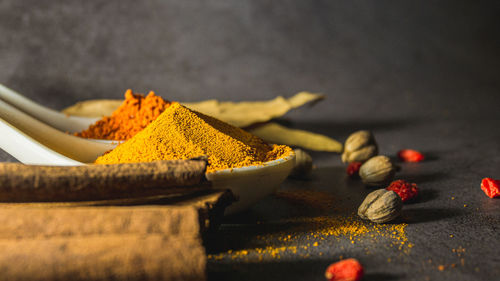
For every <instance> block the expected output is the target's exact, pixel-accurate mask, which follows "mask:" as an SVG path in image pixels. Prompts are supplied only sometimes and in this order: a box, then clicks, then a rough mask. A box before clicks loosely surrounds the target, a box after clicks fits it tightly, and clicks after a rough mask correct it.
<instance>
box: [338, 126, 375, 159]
mask: <svg viewBox="0 0 500 281" xmlns="http://www.w3.org/2000/svg"><path fill="white" fill-rule="evenodd" d="M377 153H378V146H377V143H376V142H375V137H374V136H373V134H372V133H371V132H370V131H357V132H354V133H352V134H351V135H350V136H349V137H348V138H347V140H346V141H345V144H344V152H343V153H342V162H344V163H345V162H347V163H351V162H365V161H366V160H368V159H370V158H371V157H373V156H375V155H377Z"/></svg>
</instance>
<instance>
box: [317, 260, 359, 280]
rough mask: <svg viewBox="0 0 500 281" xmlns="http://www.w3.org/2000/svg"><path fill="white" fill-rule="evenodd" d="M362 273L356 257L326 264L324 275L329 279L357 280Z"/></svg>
mask: <svg viewBox="0 0 500 281" xmlns="http://www.w3.org/2000/svg"><path fill="white" fill-rule="evenodd" d="M363 273H364V272H363V266H362V265H361V264H360V263H359V262H358V261H357V260H356V259H346V260H342V261H339V262H336V263H332V264H331V265H330V266H328V268H327V269H326V272H325V277H326V279H328V280H329V281H358V280H361V278H363Z"/></svg>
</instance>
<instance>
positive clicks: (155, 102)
mask: <svg viewBox="0 0 500 281" xmlns="http://www.w3.org/2000/svg"><path fill="white" fill-rule="evenodd" d="M169 104H170V103H169V102H168V101H165V100H163V99H162V98H161V97H159V96H157V95H155V93H154V92H153V91H151V92H149V94H148V95H147V96H146V97H144V95H142V94H134V93H132V90H130V89H129V90H127V91H126V92H125V101H123V103H122V104H121V105H120V107H119V108H118V109H117V110H115V111H114V112H113V113H112V114H111V116H105V117H103V118H102V119H101V120H99V121H97V122H96V123H95V124H92V125H91V126H90V127H89V128H88V129H87V130H84V131H82V132H80V133H76V134H75V135H76V136H79V137H82V138H89V139H107V140H128V139H130V138H131V137H133V136H135V134H137V133H138V132H140V131H142V130H143V129H144V128H146V126H148V125H149V124H150V123H151V122H153V120H155V119H156V118H157V117H158V116H159V115H160V114H161V113H162V112H163V111H164V110H165V108H167V107H168V106H169Z"/></svg>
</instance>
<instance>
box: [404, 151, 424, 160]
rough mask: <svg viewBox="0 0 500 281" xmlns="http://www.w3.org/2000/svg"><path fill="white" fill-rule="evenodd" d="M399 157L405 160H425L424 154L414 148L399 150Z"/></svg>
mask: <svg viewBox="0 0 500 281" xmlns="http://www.w3.org/2000/svg"><path fill="white" fill-rule="evenodd" d="M398 157H399V159H401V161H404V162H420V161H422V160H424V155H423V154H422V153H420V152H419V151H416V150H413V149H403V150H400V151H399V152H398Z"/></svg>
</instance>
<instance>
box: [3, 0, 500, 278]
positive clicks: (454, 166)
mask: <svg viewBox="0 0 500 281" xmlns="http://www.w3.org/2000/svg"><path fill="white" fill-rule="evenodd" d="M499 6H500V4H498V1H481V2H479V1H427V2H426V3H420V2H418V1H412V2H410V1H342V2H338V1H327V0H322V1H319V0H318V1H301V0H298V1H292V0H290V1H160V0H156V1H131V0H126V1H124V0H122V1H36V0H32V1H18V0H4V1H2V2H0V34H1V35H2V38H1V40H0V83H3V84H5V85H7V86H9V87H11V88H13V89H16V90H18V91H19V92H21V93H23V94H25V95H26V96H28V97H30V98H32V99H34V100H36V101H38V102H40V103H42V104H45V105H47V106H50V107H53V108H56V109H61V108H63V107H65V106H68V105H71V104H72V103H74V102H76V101H79V100H82V99H91V98H120V97H121V96H122V95H123V93H124V91H125V90H126V89H128V88H132V89H134V90H136V91H139V92H145V91H149V90H155V91H156V92H157V94H159V95H161V96H163V97H165V98H167V99H171V100H180V101H196V100H201V99H209V98H216V99H220V100H234V101H237V100H258V99H268V98H272V97H274V96H276V95H285V96H289V95H292V94H294V93H296V92H298V91H301V90H308V91H313V92H321V93H324V94H325V95H327V97H328V98H327V99H326V100H325V101H324V102H322V103H320V104H318V105H316V106H315V108H314V109H307V108H306V109H300V110H297V111H295V112H293V113H291V114H289V115H288V116H287V120H288V121H285V122H288V125H290V126H293V127H297V128H302V129H309V130H312V131H316V132H320V133H323V134H327V135H329V136H331V137H334V138H337V139H339V140H344V139H345V138H346V137H347V135H348V134H349V133H351V132H352V131H354V130H357V129H364V128H366V129H371V130H373V131H374V133H375V134H376V137H377V139H378V141H379V143H380V145H381V152H382V153H384V154H388V155H392V156H393V155H395V153H396V152H397V151H398V149H400V148H404V147H413V148H417V149H420V150H422V151H424V152H425V153H426V154H427V155H428V159H429V160H428V161H426V162H424V163H421V164H418V165H403V170H402V173H401V174H400V175H399V177H401V178H407V179H411V180H414V181H415V182H417V183H418V184H419V186H420V187H421V189H422V190H424V193H423V194H424V195H425V196H423V198H422V199H421V201H419V202H417V203H415V204H412V205H410V206H408V207H406V208H405V210H407V211H406V212H407V214H406V216H405V219H406V220H407V222H409V223H410V225H409V226H408V229H407V232H408V234H407V235H408V238H409V240H410V242H412V243H414V244H415V248H414V249H413V251H412V252H411V254H409V255H408V256H404V257H400V256H399V255H398V254H397V253H395V252H394V251H392V250H391V249H387V248H386V247H384V246H383V243H381V244H380V245H378V244H375V245H374V247H375V250H374V252H375V253H376V254H374V255H368V256H366V255H363V252H360V251H359V249H358V248H356V247H351V248H349V247H347V246H349V241H348V240H346V241H344V242H336V243H338V244H336V243H333V242H332V243H330V244H328V243H327V244H324V245H323V246H321V247H322V251H323V252H325V253H327V254H325V255H323V256H321V257H320V256H318V255H314V253H311V257H310V258H308V259H301V258H299V257H296V256H290V257H288V258H286V259H283V260H278V261H269V262H264V263H256V264H254V263H245V262H241V261H229V262H228V261H225V262H214V261H211V262H210V263H209V269H210V275H209V277H210V278H211V279H213V280H217V279H248V280H266V279H268V280H277V279H288V280H323V277H322V275H323V271H324V269H325V267H326V266H327V265H328V264H329V262H331V261H334V260H336V259H338V256H339V255H344V256H354V257H356V258H358V259H360V260H361V261H362V262H363V264H364V265H365V268H366V270H367V274H368V275H367V279H368V280H406V279H408V280H426V279H428V280H429V279H430V280H494V279H497V280H499V275H500V269H499V264H500V260H499V256H498V253H499V250H498V244H499V243H498V241H499V238H500V234H499V233H498V225H499V223H500V207H499V206H500V203H499V202H500V200H498V199H497V200H492V199H488V198H487V197H485V196H484V194H482V192H481V191H480V190H479V184H480V180H481V178H483V177H486V176H489V177H497V178H500V128H499V125H500V122H499V121H500V117H499V111H498V110H499V108H500V71H499V68H500V7H499ZM313 156H314V158H315V161H316V164H317V165H318V170H317V171H315V173H314V175H313V178H312V179H311V180H310V181H306V182H303V181H288V182H287V183H286V184H285V187H286V188H288V187H301V188H309V189H320V190H324V191H329V192H332V193H336V194H338V195H339V196H341V197H342V196H345V198H348V197H349V198H350V199H349V200H347V199H346V200H344V202H343V204H348V203H349V204H350V205H352V206H355V205H357V204H359V200H360V199H362V196H363V195H364V194H365V193H366V192H368V191H369V190H367V189H366V188H364V187H362V186H360V185H359V183H355V182H354V183H353V182H351V181H347V180H346V179H345V176H344V174H343V173H344V167H343V165H342V164H341V163H340V160H339V157H338V156H337V155H335V154H326V153H314V154H313ZM0 160H3V161H13V159H12V158H11V157H9V156H8V155H6V154H5V153H2V152H0ZM346 194H348V195H346ZM451 196H454V197H456V198H457V199H456V200H453V201H452V200H450V198H451ZM464 204H467V206H468V207H464V206H463V205H464ZM291 208H292V207H291V206H290V205H288V203H287V202H282V201H280V200H277V199H272V198H269V199H268V200H266V201H264V202H262V203H261V204H259V205H258V206H256V207H255V208H253V209H252V210H250V211H249V212H247V213H245V214H241V215H240V216H239V217H236V218H231V219H230V220H229V221H228V222H227V224H226V225H225V226H224V227H223V228H222V230H221V233H222V235H223V236H224V237H225V236H228V237H233V240H235V241H232V242H233V244H232V245H233V246H235V245H236V246H237V247H241V248H251V247H252V246H254V245H255V243H257V242H255V241H254V240H255V239H254V238H255V237H253V236H252V234H251V233H252V231H250V232H249V231H248V229H254V230H257V231H260V230H262V226H259V225H255V224H254V223H255V221H256V220H258V221H262V222H264V223H265V222H266V220H269V221H271V220H272V219H276V218H282V217H287V216H290V215H296V214H295V213H294V212H292V211H291V210H293V208H292V209H291ZM271 213H272V215H270V214H271ZM249 233H250V234H249ZM450 234H454V237H455V238H454V239H450V238H449V235H450ZM234 237H242V238H241V239H239V240H238V238H234ZM229 240H230V239H228V241H229ZM213 243H214V245H212V246H213V247H209V248H213V249H210V251H213V252H217V251H218V250H220V249H222V248H223V247H222V248H221V247H220V245H219V246H216V245H217V243H215V242H213ZM236 246H235V247H236ZM343 246H346V249H344V250H341V248H343ZM458 246H462V247H464V248H466V250H467V252H466V254H465V255H466V256H465V260H466V263H465V266H459V267H457V268H453V269H451V268H450V269H447V270H445V271H443V272H441V271H438V270H437V269H436V266H437V265H438V264H451V263H454V262H456V255H455V254H454V253H452V252H451V249H452V248H456V247H458ZM388 257H392V258H393V261H394V262H392V263H387V262H385V261H386V260H387V258H388ZM428 259H433V260H435V263H433V264H428V263H426V261H427V260H428ZM233 274H236V276H235V275H233Z"/></svg>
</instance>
